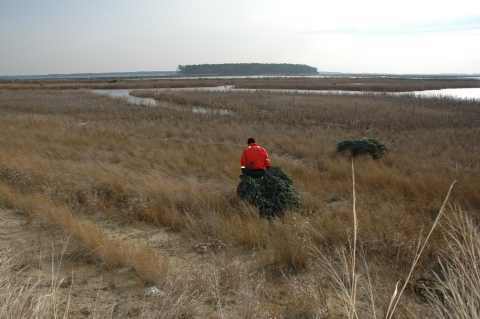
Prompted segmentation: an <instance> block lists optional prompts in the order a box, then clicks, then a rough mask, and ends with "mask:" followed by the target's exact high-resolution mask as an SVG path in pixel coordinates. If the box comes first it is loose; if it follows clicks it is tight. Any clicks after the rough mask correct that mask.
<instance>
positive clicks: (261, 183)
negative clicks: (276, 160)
mask: <svg viewBox="0 0 480 319" xmlns="http://www.w3.org/2000/svg"><path fill="white" fill-rule="evenodd" d="M237 195H238V197H239V198H240V199H241V200H243V201H246V202H247V203H250V204H252V205H254V206H256V207H257V208H258V211H259V214H260V217H262V218H272V217H282V216H283V215H284V214H285V211H286V210H287V209H290V210H292V211H295V210H297V209H298V208H299V207H300V201H299V199H298V193H297V191H296V190H295V188H294V187H293V179H292V178H291V177H290V176H289V175H288V174H287V173H285V170H284V169H283V167H281V166H272V167H270V169H269V170H268V171H267V172H266V174H265V176H264V178H263V179H260V180H256V179H253V178H251V177H249V176H246V177H245V178H244V179H243V180H242V181H241V182H240V183H239V184H238V187H237Z"/></svg>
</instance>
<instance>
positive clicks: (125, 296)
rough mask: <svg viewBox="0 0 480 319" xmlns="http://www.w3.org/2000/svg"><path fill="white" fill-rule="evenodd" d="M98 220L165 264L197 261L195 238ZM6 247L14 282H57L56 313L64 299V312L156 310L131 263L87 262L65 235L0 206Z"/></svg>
mask: <svg viewBox="0 0 480 319" xmlns="http://www.w3.org/2000/svg"><path fill="white" fill-rule="evenodd" d="M102 226H103V230H104V231H105V232H106V233H108V234H109V235H110V236H111V237H115V238H117V239H121V240H126V241H129V242H130V243H131V242H135V243H138V244H139V245H147V246H150V247H152V248H155V250H156V251H157V252H158V254H159V256H162V255H163V256H164V257H165V258H168V261H169V268H172V269H176V270H178V269H181V268H184V267H187V268H188V267H190V266H191V265H194V264H197V265H198V262H201V259H202V255H200V254H199V253H198V252H196V250H195V247H194V246H195V245H194V244H195V243H191V242H188V240H185V239H180V238H179V236H180V235H178V234H169V233H167V232H165V231H163V230H162V229H159V228H157V227H153V226H146V225H138V226H135V225H133V226H132V225H129V226H128V227H125V226H121V225H118V223H117V224H115V223H114V222H111V223H109V222H104V224H103V225H102ZM7 250H10V251H11V253H12V254H13V255H14V256H15V257H16V258H15V260H16V264H15V265H14V267H13V269H12V270H11V271H12V272H13V273H14V274H15V277H16V279H15V283H16V284H17V285H19V286H21V285H26V284H35V285H37V286H38V287H39V289H41V288H42V287H43V288H49V287H52V285H53V286H57V285H58V287H59V288H58V296H59V299H60V300H61V302H60V304H61V307H60V308H61V309H60V310H59V313H60V314H62V316H61V317H63V313H64V311H65V308H66V307H67V302H68V313H69V315H68V318H104V317H112V318H139V317H142V318H149V317H155V311H157V310H158V309H155V307H152V306H151V305H152V302H151V300H150V299H151V298H152V297H154V295H155V293H152V291H155V288H153V287H152V286H145V284H144V283H142V282H141V281H140V280H139V279H138V277H137V276H136V275H135V273H134V271H133V270H132V269H129V268H120V269H116V270H115V272H114V273H113V272H108V271H107V270H105V269H104V268H103V267H101V266H99V265H97V264H93V263H88V262H87V261H85V260H86V258H84V256H79V255H78V253H76V252H75V250H74V249H70V246H69V243H68V238H67V237H64V236H62V235H61V234H52V232H51V231H49V230H48V229H44V228H42V227H41V226H40V225H36V224H32V223H30V224H29V223H27V220H26V218H25V217H24V216H22V215H20V214H19V213H18V212H15V211H14V210H11V209H6V208H3V207H0V252H5V251H7ZM149 309H150V310H149Z"/></svg>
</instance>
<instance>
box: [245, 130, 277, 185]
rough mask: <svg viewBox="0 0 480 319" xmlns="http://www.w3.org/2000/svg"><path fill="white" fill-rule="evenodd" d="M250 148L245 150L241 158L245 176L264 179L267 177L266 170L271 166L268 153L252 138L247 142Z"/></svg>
mask: <svg viewBox="0 0 480 319" xmlns="http://www.w3.org/2000/svg"><path fill="white" fill-rule="evenodd" d="M247 144H248V147H247V148H245V149H244V150H243V153H242V157H241V158H240V167H241V169H242V173H243V175H244V176H251V177H253V178H258V179H260V178H262V177H263V175H265V169H269V168H270V166H271V163H270V158H269V157H268V153H267V151H266V150H265V149H264V148H263V147H260V146H258V144H257V143H256V142H255V139H254V138H252V137H250V138H249V139H248V140H247Z"/></svg>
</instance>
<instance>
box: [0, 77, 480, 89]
mask: <svg viewBox="0 0 480 319" xmlns="http://www.w3.org/2000/svg"><path fill="white" fill-rule="evenodd" d="M217 86H234V87H235V88H238V89H259V90H267V89H284V90H341V91H345V90H347V91H360V92H366V91H374V92H408V91H424V90H439V89H446V88H478V87H480V81H479V80H477V79H469V78H462V77H450V78H439V77H411V76H405V77H398V76H397V77H384V76H371V75H353V76H349V75H344V76H331V77H318V78H309V77H283V76H278V77H273V78H272V77H266V78H261V77H260V78H248V77H247V78H230V79H228V78H214V77H209V78H183V77H177V78H168V77H166V78H159V79H147V78H145V79H142V80H136V79H130V78H117V79H114V81H112V79H93V78H92V79H52V80H12V81H0V90H1V89H7V90H27V89H28V90H78V89H151V88H195V87H217Z"/></svg>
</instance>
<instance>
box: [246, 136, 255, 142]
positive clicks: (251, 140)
mask: <svg viewBox="0 0 480 319" xmlns="http://www.w3.org/2000/svg"><path fill="white" fill-rule="evenodd" d="M251 143H255V139H254V138H253V137H250V138H249V139H248V141H247V144H251Z"/></svg>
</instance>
